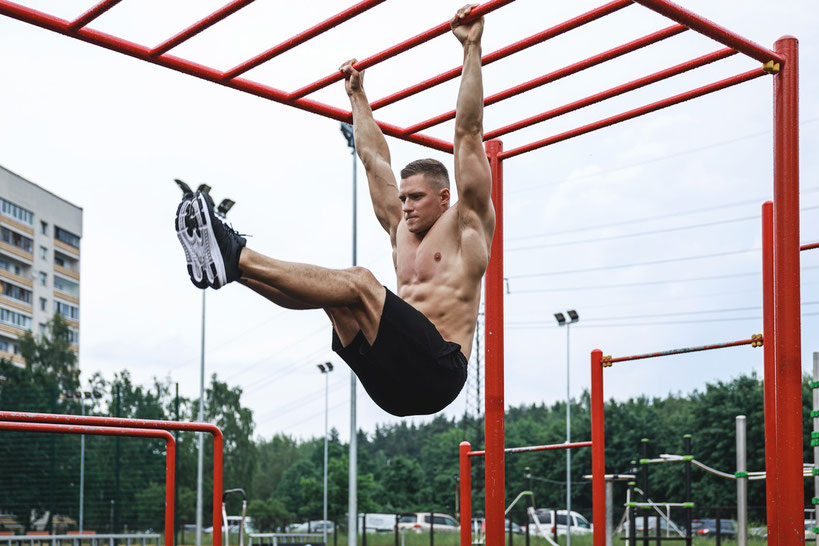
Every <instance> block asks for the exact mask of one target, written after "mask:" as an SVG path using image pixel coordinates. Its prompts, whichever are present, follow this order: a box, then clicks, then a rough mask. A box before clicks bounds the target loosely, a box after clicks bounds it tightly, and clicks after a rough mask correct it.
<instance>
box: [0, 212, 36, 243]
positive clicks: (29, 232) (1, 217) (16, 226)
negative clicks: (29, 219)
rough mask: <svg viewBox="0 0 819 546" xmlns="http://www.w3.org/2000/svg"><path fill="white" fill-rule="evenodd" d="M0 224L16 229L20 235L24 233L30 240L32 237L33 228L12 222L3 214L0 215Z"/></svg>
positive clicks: (15, 221)
mask: <svg viewBox="0 0 819 546" xmlns="http://www.w3.org/2000/svg"><path fill="white" fill-rule="evenodd" d="M0 224H5V225H6V226H8V227H10V228H12V229H16V230H17V231H19V232H21V233H25V234H27V235H29V236H30V237H32V238H33V237H34V228H32V227H31V226H27V225H26V224H21V223H20V222H18V221H17V220H13V219H11V218H9V217H8V216H6V215H5V214H0Z"/></svg>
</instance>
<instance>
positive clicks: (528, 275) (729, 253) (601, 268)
mask: <svg viewBox="0 0 819 546" xmlns="http://www.w3.org/2000/svg"><path fill="white" fill-rule="evenodd" d="M760 250H762V249H761V248H759V247H755V248H746V249H745V250H727V251H724V252H714V253H712V254H698V255H696V256H681V257H678V258H664V259H660V260H648V261H645V262H633V263H630V264H615V265H601V266H598V267H586V268H581V269H566V270H563V271H546V272H543V273H525V274H521V275H509V277H508V278H510V279H529V278H532V277H550V276H553V275H568V274H570V273H588V272H591V271H604V270H608V269H623V268H628V267H637V266H643V265H658V264H666V263H672V262H685V261H690V260H704V259H708V258H721V257H723V256H734V255H737V254H747V253H749V252H758V251H760Z"/></svg>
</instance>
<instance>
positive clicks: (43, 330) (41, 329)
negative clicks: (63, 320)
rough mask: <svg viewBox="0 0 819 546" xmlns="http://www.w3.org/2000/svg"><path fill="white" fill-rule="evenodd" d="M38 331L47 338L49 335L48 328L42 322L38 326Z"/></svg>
mask: <svg viewBox="0 0 819 546" xmlns="http://www.w3.org/2000/svg"><path fill="white" fill-rule="evenodd" d="M37 329H38V331H39V332H40V335H41V336H45V335H47V334H48V328H47V327H46V325H45V323H43V322H41V323H40V324H38V325H37Z"/></svg>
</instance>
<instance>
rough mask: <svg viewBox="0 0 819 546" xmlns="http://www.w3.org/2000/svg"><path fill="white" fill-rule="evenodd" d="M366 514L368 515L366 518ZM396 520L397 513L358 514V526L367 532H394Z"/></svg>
mask: <svg viewBox="0 0 819 546" xmlns="http://www.w3.org/2000/svg"><path fill="white" fill-rule="evenodd" d="M364 516H367V517H366V519H365V518H364ZM395 521H396V518H395V514H375V513H373V514H369V513H368V514H358V528H359V529H363V531H364V532H365V533H392V532H393V531H395ZM365 523H366V528H365ZM436 525H437V524H436Z"/></svg>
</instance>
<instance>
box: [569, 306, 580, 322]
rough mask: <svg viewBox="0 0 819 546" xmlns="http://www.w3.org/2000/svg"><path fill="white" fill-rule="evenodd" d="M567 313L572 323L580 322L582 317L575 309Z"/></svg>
mask: <svg viewBox="0 0 819 546" xmlns="http://www.w3.org/2000/svg"><path fill="white" fill-rule="evenodd" d="M566 313H568V315H569V318H570V319H571V321H572V322H577V321H578V320H580V316H579V315H578V314H577V311H575V310H574V309H569V310H568V311H566Z"/></svg>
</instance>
